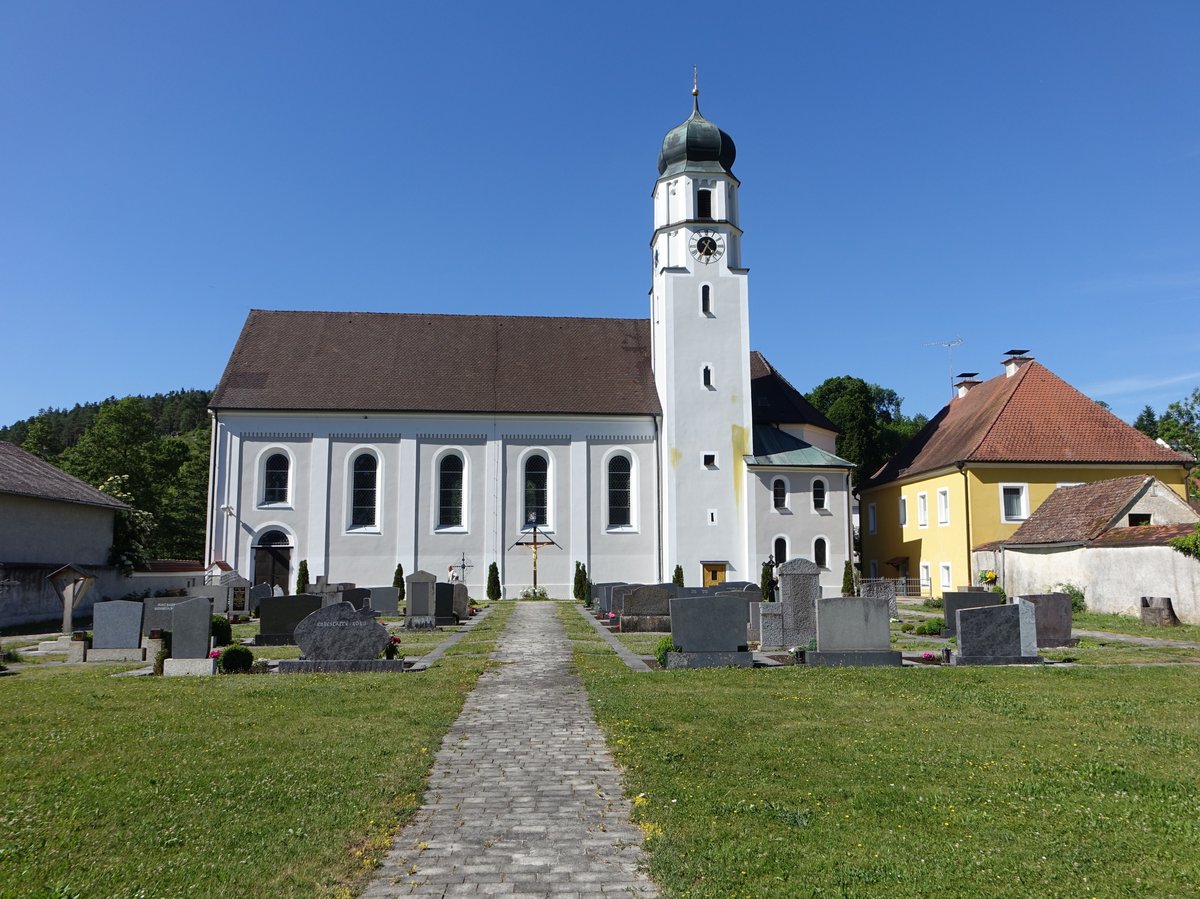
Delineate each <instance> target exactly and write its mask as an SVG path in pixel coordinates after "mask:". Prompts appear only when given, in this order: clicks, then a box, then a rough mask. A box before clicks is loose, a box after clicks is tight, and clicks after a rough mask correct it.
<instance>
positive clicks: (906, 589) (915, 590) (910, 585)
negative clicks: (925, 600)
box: [860, 577, 930, 596]
mask: <svg viewBox="0 0 1200 899" xmlns="http://www.w3.org/2000/svg"><path fill="white" fill-rule="evenodd" d="M860 583H863V584H891V585H892V586H893V587H895V588H896V595H897V596H929V595H930V593H929V584H922V583H921V579H920V578H915V577H865V578H863V579H862V581H861V582H860Z"/></svg>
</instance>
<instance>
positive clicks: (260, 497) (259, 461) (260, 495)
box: [254, 444, 296, 509]
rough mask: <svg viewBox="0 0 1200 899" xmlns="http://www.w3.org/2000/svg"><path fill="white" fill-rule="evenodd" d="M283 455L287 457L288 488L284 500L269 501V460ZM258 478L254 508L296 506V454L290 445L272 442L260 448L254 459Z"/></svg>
mask: <svg viewBox="0 0 1200 899" xmlns="http://www.w3.org/2000/svg"><path fill="white" fill-rule="evenodd" d="M277 455H281V456H283V457H284V458H285V459H287V463H288V470H287V489H286V490H285V491H284V493H285V495H284V498H283V499H282V500H277V501H275V502H267V498H266V497H267V462H269V461H270V460H271V458H272V457H273V456H277ZM254 469H255V472H256V479H255V483H254V508H256V509H292V508H295V506H294V504H293V499H294V497H295V496H296V456H295V454H294V453H293V452H292V450H291V448H290V447H287V446H283V445H281V444H272V445H271V446H267V447H263V449H261V450H259V453H258V456H256V457H255V460H254Z"/></svg>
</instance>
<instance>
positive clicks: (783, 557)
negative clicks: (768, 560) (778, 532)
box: [775, 537, 787, 565]
mask: <svg viewBox="0 0 1200 899" xmlns="http://www.w3.org/2000/svg"><path fill="white" fill-rule="evenodd" d="M786 561H787V540H786V539H785V538H783V537H776V538H775V564H776V565H782V564H783V563H784V562H786Z"/></svg>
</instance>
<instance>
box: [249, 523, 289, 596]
mask: <svg viewBox="0 0 1200 899" xmlns="http://www.w3.org/2000/svg"><path fill="white" fill-rule="evenodd" d="M291 567H292V548H291V546H290V545H289V544H288V538H287V534H285V533H283V532H282V531H267V532H266V533H265V534H263V535H262V536H261V537H259V538H258V545H257V546H256V547H255V548H254V579H253V582H254V583H256V584H270V585H271V586H272V587H280V588H282V589H283V592H284V593H288V592H290V590H289V588H288V577H289V575H290V574H291Z"/></svg>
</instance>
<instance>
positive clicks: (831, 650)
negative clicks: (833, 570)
mask: <svg viewBox="0 0 1200 899" xmlns="http://www.w3.org/2000/svg"><path fill="white" fill-rule="evenodd" d="M816 608H817V648H816V651H815V652H809V653H806V654H805V660H804V661H805V664H807V665H824V666H843V665H856V666H870V667H875V666H887V665H893V666H898V665H901V664H903V662H902V660H901V656H900V653H899V652H897V651H895V650H893V649H892V634H891V630H890V628H889V626H888V624H889V621H890V619H891V613H890V612H889V611H888V600H887V596H886V595H884V596H837V597H829V598H828V599H818V600H817V604H816Z"/></svg>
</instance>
